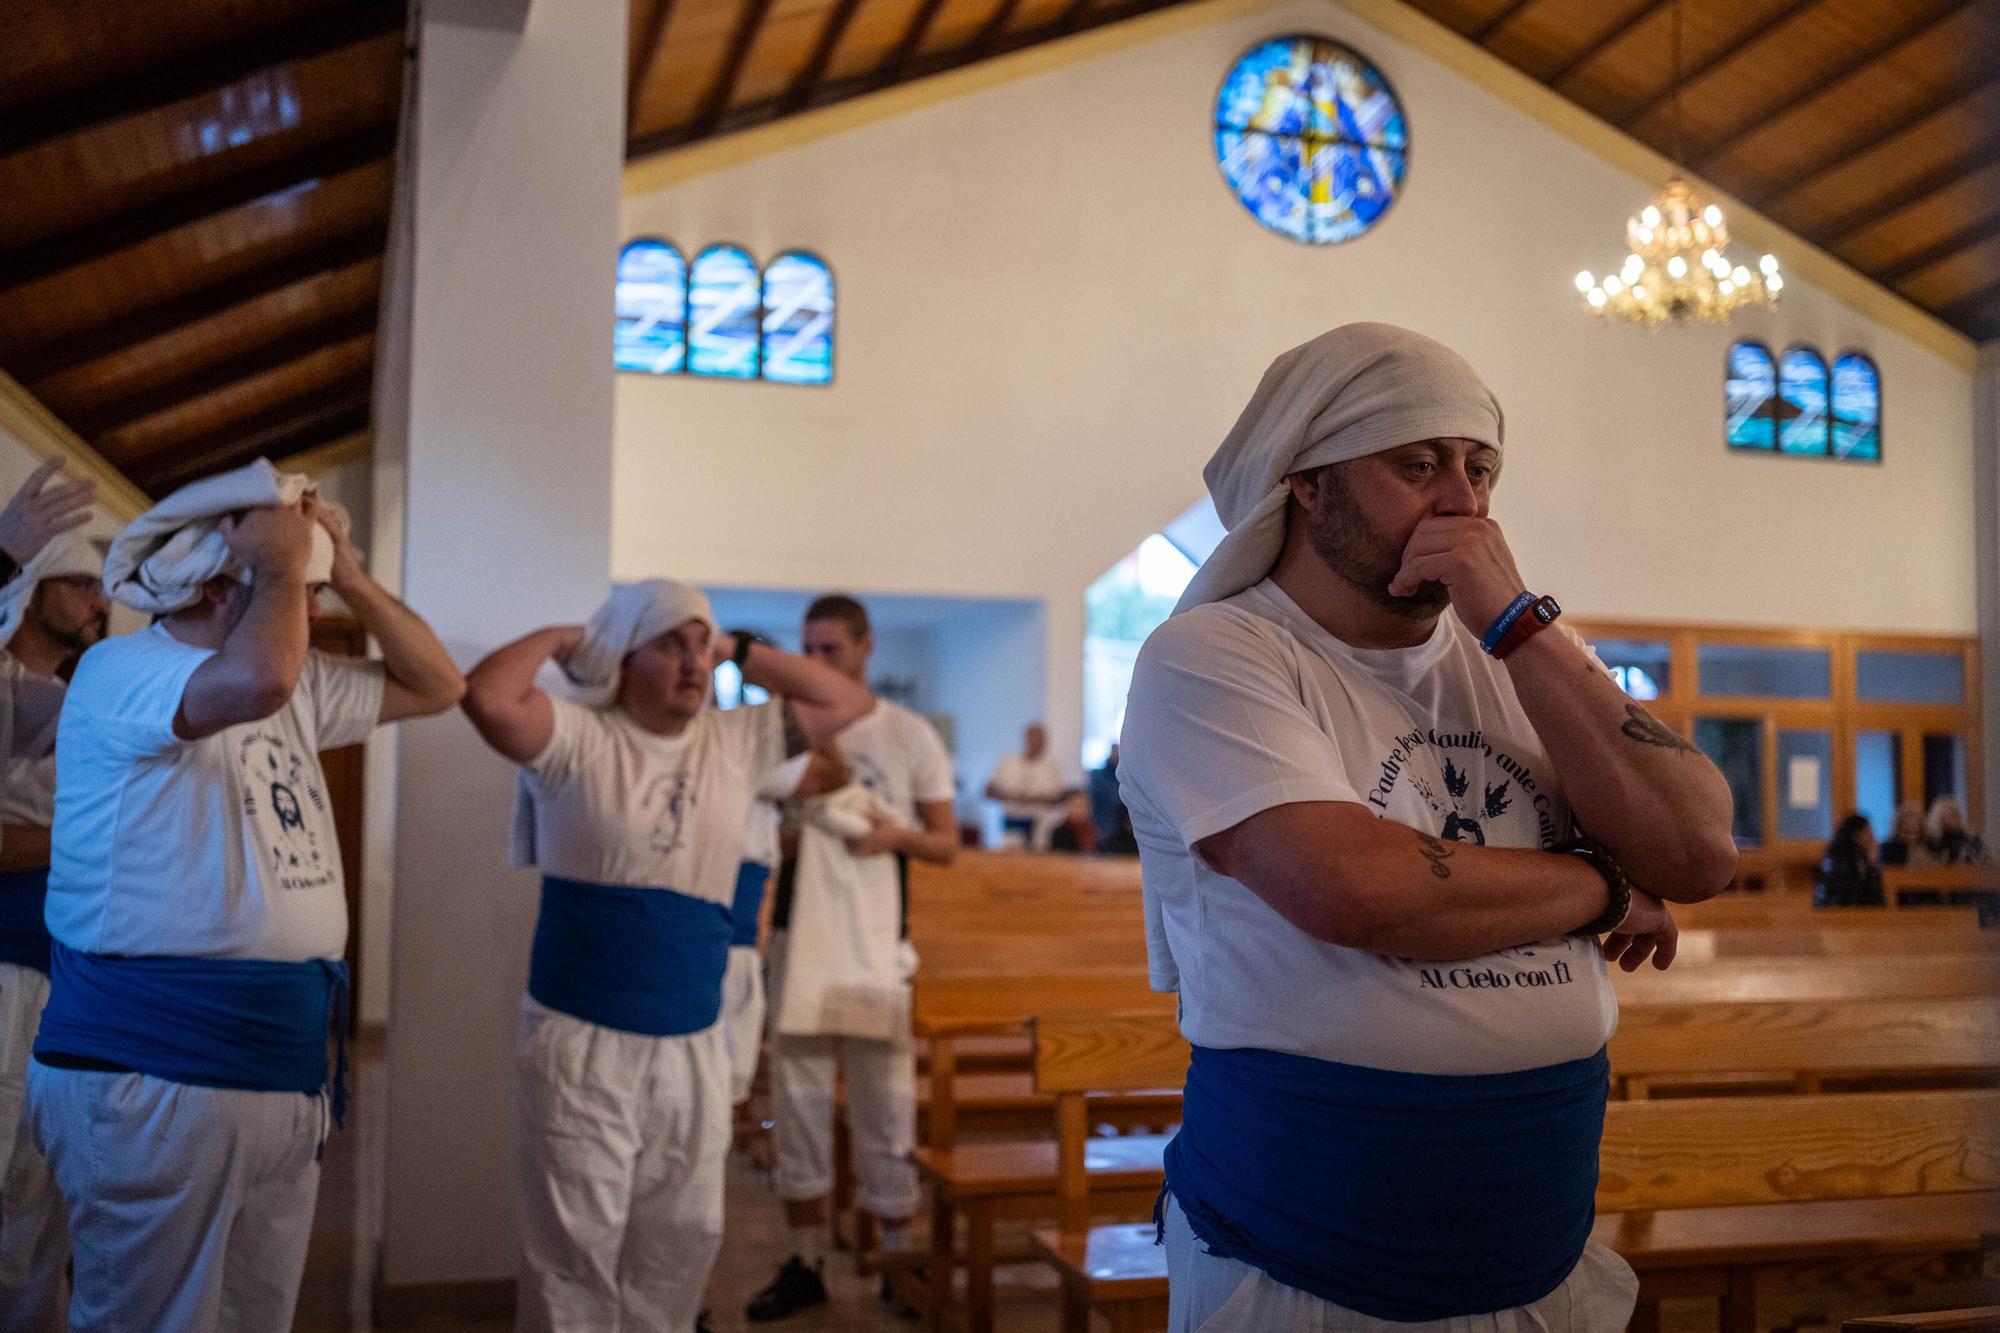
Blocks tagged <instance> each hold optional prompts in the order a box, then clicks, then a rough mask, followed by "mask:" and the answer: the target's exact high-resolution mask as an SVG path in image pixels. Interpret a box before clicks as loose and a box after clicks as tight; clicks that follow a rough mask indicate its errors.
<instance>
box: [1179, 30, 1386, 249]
mask: <svg viewBox="0 0 2000 1333" xmlns="http://www.w3.org/2000/svg"><path fill="white" fill-rule="evenodd" d="M1409 148H1410V144H1409V136H1408V132H1407V130H1406V128H1405V125H1404V119H1403V106H1402V103H1401V102H1399V101H1398V100H1397V98H1396V94H1395V92H1394V90H1393V89H1391V88H1390V87H1389V82H1388V80H1387V79H1385V78H1383V77H1382V73H1381V71H1380V70H1378V69H1376V68H1375V67H1374V66H1373V65H1371V64H1369V63H1368V61H1367V60H1366V59H1365V58H1364V57H1362V56H1361V55H1359V54H1357V53H1356V52H1354V51H1352V50H1350V49H1349V48H1347V47H1345V46H1342V45H1341V44H1340V43H1339V42H1336V41H1334V40H1332V39H1331V38H1327V37H1314V36H1308V35H1293V36H1288V37H1275V38H1272V39H1271V40H1269V41H1266V42H1261V43H1259V44H1258V45H1256V46H1254V47H1252V48H1250V50H1248V51H1246V52H1244V54H1243V55H1242V57H1241V58H1240V59H1238V60H1237V62H1236V64H1235V65H1234V66H1232V67H1231V68H1230V71H1229V74H1228V76H1227V77H1226V78H1224V79H1223V81H1222V91H1221V92H1220V93H1219V94H1217V96H1216V100H1215V157H1216V161H1217V162H1218V163H1219V164H1220V165H1221V167H1222V175H1223V179H1224V180H1226V181H1228V182H1229V188H1230V189H1231V190H1233V191H1235V192H1236V197H1237V199H1238V200H1239V201H1241V203H1242V204H1243V206H1244V207H1245V208H1247V209H1249V210H1250V215H1251V216H1252V217H1254V218H1256V219H1257V221H1259V222H1261V223H1263V224H1264V225H1265V226H1266V227H1269V228H1270V229H1271V230H1273V231H1275V232H1279V233H1281V234H1283V235H1285V236H1289V237H1291V238H1292V239H1293V240H1295V241H1304V242H1307V243H1308V244H1312V245H1336V244H1338V243H1340V242H1341V241H1348V240H1352V239H1353V238H1355V237H1356V236H1359V235H1361V233H1363V232H1365V231H1367V230H1368V229H1369V228H1370V227H1372V226H1373V225H1375V222H1376V220H1377V219H1378V218H1380V217H1381V216H1382V214H1383V213H1385V212H1387V211H1388V209H1389V206H1390V205H1391V204H1393V203H1395V202H1396V193H1397V191H1398V190H1400V189H1401V188H1402V186H1403V175H1404V171H1405V169H1406V167H1407V165H1408V158H1409Z"/></svg>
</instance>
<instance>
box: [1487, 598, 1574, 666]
mask: <svg viewBox="0 0 2000 1333" xmlns="http://www.w3.org/2000/svg"><path fill="white" fill-rule="evenodd" d="M1562 613H1563V609H1562V606H1561V605H1560V604H1559V603H1558V602H1557V601H1556V599H1555V598H1553V597H1547V596H1544V597H1538V598H1536V599H1535V601H1534V603H1533V604H1532V605H1530V606H1529V607H1528V609H1527V610H1525V611H1523V612H1522V613H1521V614H1520V616H1519V617H1518V618H1517V619H1516V620H1515V621H1514V623H1513V624H1511V625H1509V626H1508V627H1507V632H1506V633H1505V634H1502V635H1501V636H1500V642H1498V643H1496V644H1494V645H1493V657H1494V659H1495V660H1496V661H1497V660H1500V659H1502V658H1504V657H1506V656H1507V654H1508V653H1511V652H1513V651H1514V650H1515V649H1516V648H1519V647H1520V646H1521V645H1522V644H1524V643H1526V642H1527V641H1528V640H1529V639H1532V638H1534V637H1535V636H1536V635H1537V634H1540V633H1541V632H1542V631H1543V630H1545V629H1547V628H1548V627H1549V626H1550V625H1553V624H1555V622H1556V617H1557V616H1559V615H1561V614H1562Z"/></svg>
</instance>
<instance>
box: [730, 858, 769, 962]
mask: <svg viewBox="0 0 2000 1333" xmlns="http://www.w3.org/2000/svg"><path fill="white" fill-rule="evenodd" d="M770 878H771V867H769V866H767V865H765V864H764V863H763V862H762V861H745V862H743V864H741V865H739V866H737V867H736V903H735V905H734V906H732V907H731V908H730V909H729V916H730V920H731V921H733V922H734V923H735V925H734V929H733V932H732V933H731V935H730V936H729V943H730V946H731V947H732V948H738V949H744V948H748V949H754V948H756V947H757V914H758V912H759V911H761V910H762V909H763V906H764V885H765V884H766V883H768V882H769V880H770Z"/></svg>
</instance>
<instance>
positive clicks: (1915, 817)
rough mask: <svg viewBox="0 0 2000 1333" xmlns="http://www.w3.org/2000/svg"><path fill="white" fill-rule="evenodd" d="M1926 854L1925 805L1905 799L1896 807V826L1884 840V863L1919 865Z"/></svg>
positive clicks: (1886, 864) (1890, 864)
mask: <svg viewBox="0 0 2000 1333" xmlns="http://www.w3.org/2000/svg"><path fill="white" fill-rule="evenodd" d="M1924 855H1925V848H1924V807H1923V806H1922V805H1919V804H1918V803H1917V802H1915V801H1905V802H1903V803H1902V804H1901V805H1899V806H1897V807H1896V826H1895V828H1893V829H1892V830H1890V832H1889V836H1888V837H1887V838H1886V839H1884V840H1883V843H1882V864H1883V865H1885V866H1907V865H1917V864H1921V863H1922V861H1923V858H1924Z"/></svg>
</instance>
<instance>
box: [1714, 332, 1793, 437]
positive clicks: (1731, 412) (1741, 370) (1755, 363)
mask: <svg viewBox="0 0 2000 1333" xmlns="http://www.w3.org/2000/svg"><path fill="white" fill-rule="evenodd" d="M1723 405H1724V411H1725V413H1726V416H1727V422H1728V425H1727V430H1728V438H1729V447H1730V448H1732V449H1775V448H1777V447H1778V434H1777V421H1778V412H1779V402H1778V376H1777V370H1776V368H1775V367H1774V366H1773V365H1772V363H1771V352H1770V349H1769V348H1767V347H1765V346H1764V344H1762V343H1756V342H1739V343H1731V344H1730V347H1729V379H1728V382H1727V384H1726V386H1725V388H1724V390H1723Z"/></svg>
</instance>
